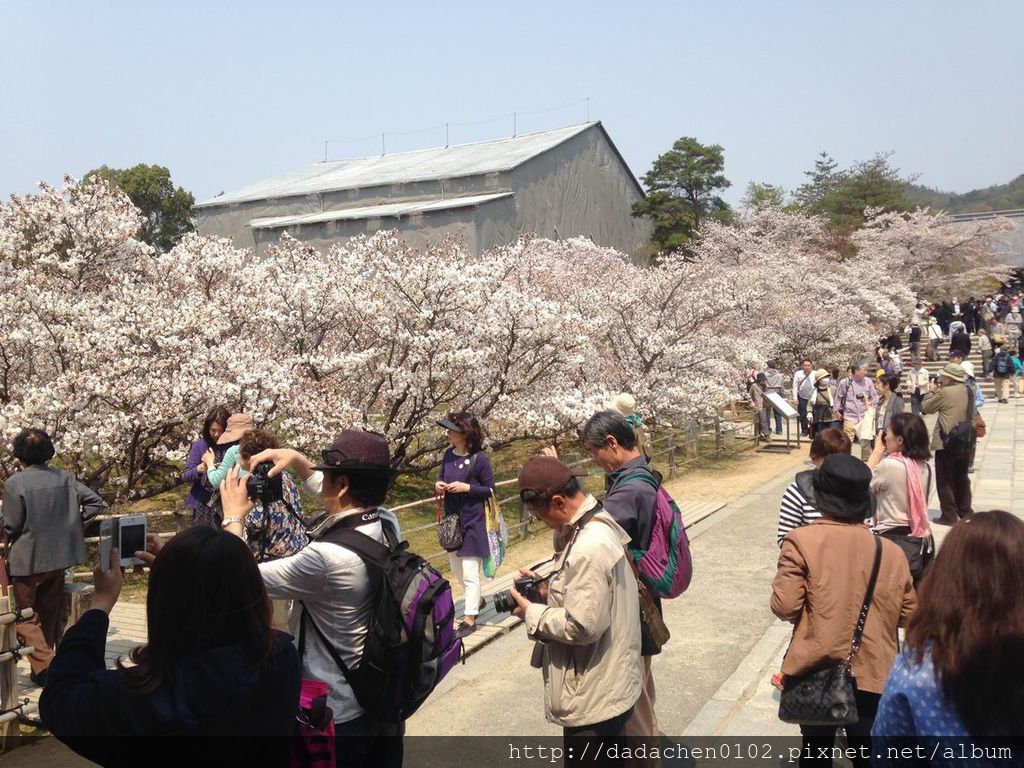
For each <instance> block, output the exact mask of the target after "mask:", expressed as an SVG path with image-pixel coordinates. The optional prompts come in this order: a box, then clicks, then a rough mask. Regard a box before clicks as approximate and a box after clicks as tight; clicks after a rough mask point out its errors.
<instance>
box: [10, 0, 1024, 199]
mask: <svg viewBox="0 0 1024 768" xmlns="http://www.w3.org/2000/svg"><path fill="white" fill-rule="evenodd" d="M1022 31H1024V3H1020V2H1018V1H1016V0H1012V1H1010V0H1008V1H1006V2H988V1H984V2H979V3H971V4H968V3H964V2H951V1H948V0H933V1H932V2H892V1H891V0H890V1H889V2H874V1H873V0H870V1H869V0H857V2H854V1H853V0H846V1H845V2H842V3H839V2H826V1H822V0H817V1H816V2H770V3H769V2H753V1H751V2H719V3H695V2H685V3H684V2H675V3H670V2H665V3H641V2H633V3H625V2H622V3H605V2H597V1H593V0H592V1H591V2H562V3H557V4H556V3H550V2H548V3H534V2H520V3H452V2H443V1H440V2H437V1H435V2H429V3H425V2H417V3H376V4H371V3H362V4H358V5H355V4H350V3H339V2H333V3H328V2H322V3H321V2H298V3H292V4H284V3H265V2H257V1H253V2H245V3H243V2H237V3H227V2H219V3H213V2H207V3H199V2H195V3H193V2H182V1H181V0H178V1H177V2H174V3H169V2H166V3H161V4H159V5H157V4H156V3H151V2H144V3H143V2H132V3H128V2H104V1H103V0H100V2H96V3H72V2H57V1H56V0H54V1H52V2H34V1H33V2H26V1H24V0H6V2H4V3H0V35H2V39H3V45H2V46H0V197H3V198H6V196H7V195H8V194H9V193H11V192H16V193H24V192H29V191H31V190H32V189H33V187H34V184H35V182H36V181H38V180H40V179H44V180H49V181H53V182H56V181H59V179H60V177H61V175H62V174H63V173H65V172H70V173H72V174H76V175H79V174H82V173H84V172H85V171H87V170H88V169H90V168H92V167H95V166H98V165H101V164H104V163H106V164H107V165H112V166H117V167H125V166H129V165H133V164H135V163H138V162H147V163H158V164H161V165H166V166H168V167H169V168H170V169H171V172H172V175H173V178H174V180H175V182H176V183H178V184H181V185H183V186H185V187H186V188H187V189H190V190H192V191H193V192H194V193H195V195H196V197H197V199H204V198H206V197H209V196H212V195H214V194H217V193H218V192H219V191H221V190H231V189H233V188H235V187H238V186H240V185H242V184H245V183H248V182H252V181H255V180H257V179H260V178H263V177H266V176H270V175H273V174H276V173H279V172H282V171H285V170H288V169H290V168H293V167H296V166H299V165H302V164H304V163H307V162H311V161H316V160H319V159H322V157H323V142H324V139H325V138H331V139H335V140H344V139H349V138H358V137H365V136H375V135H378V134H379V133H380V132H381V131H388V132H392V133H398V132H405V131H414V130H417V129H421V128H428V127H431V126H437V125H441V124H444V123H445V122H450V123H458V122H468V121H477V120H484V119H487V118H492V117H495V116H499V115H505V114H507V113H510V112H512V111H520V112H526V111H530V110H538V109H543V108H547V107H552V106H557V105H562V104H566V103H569V102H575V101H578V100H580V99H583V98H584V97H588V96H589V97H590V114H591V116H592V117H593V118H595V119H600V120H602V121H604V124H605V126H606V127H607V129H608V131H609V133H610V134H611V136H612V138H613V140H614V141H615V142H616V144H617V145H618V147H619V149H620V150H621V152H622V153H623V155H624V156H625V158H626V160H627V162H628V163H629V164H630V166H631V167H632V169H633V171H634V173H635V174H637V175H638V176H640V175H642V174H643V173H644V172H645V171H646V170H647V168H648V167H649V166H650V163H651V161H652V160H653V159H654V158H655V157H656V156H657V155H658V154H659V153H661V152H663V151H665V150H666V149H668V148H669V147H670V145H671V143H672V141H673V140H675V139H676V138H678V137H679V136H684V135H689V136H696V137H697V138H698V139H699V140H700V141H703V142H705V143H719V144H721V145H722V146H723V147H724V148H725V157H726V175H727V177H728V178H729V179H730V180H732V182H733V188H732V189H731V190H730V191H729V194H728V195H727V197H728V198H729V199H730V200H732V201H735V200H736V199H738V198H739V196H740V195H741V194H742V190H743V187H744V186H745V185H746V183H747V181H749V180H757V181H770V182H773V183H776V184H781V185H783V186H785V187H786V188H787V189H792V188H794V187H795V186H797V185H798V184H800V182H801V180H802V172H803V171H804V170H806V169H807V168H809V167H811V166H812V165H813V162H814V159H815V157H816V156H817V154H818V152H819V151H821V150H823V149H826V150H828V151H830V152H831V153H832V154H833V155H834V156H835V157H836V158H837V159H838V160H839V161H840V163H842V164H844V165H845V164H848V163H851V162H853V161H855V160H858V159H865V158H868V157H870V156H871V155H873V154H874V153H875V152H878V151H893V152H894V153H895V154H894V158H893V162H894V164H896V165H898V166H899V167H900V168H901V169H903V170H904V171H905V172H907V173H917V174H920V180H921V182H923V183H927V184H929V185H933V186H938V187H940V188H943V189H952V190H956V191H966V190H968V189H972V188H976V187H982V186H988V185H990V184H995V183H1001V182H1005V181H1008V180H1010V179H1011V178H1013V177H1015V176H1017V175H1018V174H1021V173H1024V98H1022V96H1021V90H1022V81H1021V72H1022V71H1024V67H1022V65H1024V46H1022ZM584 119H585V107H584V106H583V105H582V104H580V105H577V106H575V107H572V108H566V109H563V110H556V111H553V112H547V113H543V114H535V115H521V116H520V118H519V120H518V129H519V131H520V132H521V133H522V132H528V131H533V130H542V129H545V128H551V127H556V126H559V125H566V124H570V123H576V122H582V121H583V120H584ZM511 131H512V120H511V118H505V119H502V120H498V121H495V122H491V123H486V124H482V125H475V126H463V127H453V128H452V129H451V140H452V142H453V143H457V142H463V141H474V140H479V139H484V138H492V137H497V136H501V135H508V134H510V133H511ZM443 143H444V131H443V129H441V130H435V131H432V132H430V131H428V132H424V133H420V134H416V135H413V136H397V135H396V136H391V137H389V138H388V149H389V151H400V150H402V149H416V148H420V147H425V146H435V145H438V144H443ZM378 151H379V139H373V140H370V141H368V142H363V143H353V144H332V145H331V147H330V154H331V156H332V157H333V158H337V157H346V156H360V155H366V154H373V153H375V152H378Z"/></svg>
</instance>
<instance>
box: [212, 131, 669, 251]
mask: <svg viewBox="0 0 1024 768" xmlns="http://www.w3.org/2000/svg"><path fill="white" fill-rule="evenodd" d="M643 195H644V192H643V188H642V187H641V186H640V184H639V183H638V182H637V180H636V177H635V176H633V173H632V172H631V171H630V169H629V167H628V166H627V165H626V162H625V160H623V158H622V156H621V155H620V154H619V151H618V150H617V149H616V148H615V145H614V144H613V143H612V140H611V138H610V137H609V136H608V134H607V132H606V131H605V129H604V127H603V126H602V125H601V123H600V122H593V123H584V124H582V125H575V126H570V127H567V128H559V129H557V130H553V131H545V132H543V133H534V134H528V135H523V136H514V137H511V138H504V139H497V140H494V141H485V142H479V143H475V144H463V145H459V146H451V147H442V148H437V149H425V150H420V151H416V152H405V153H401V154H394V155H382V156H377V157H366V158H359V159H355V160H338V161H330V162H323V163H316V164H313V165H309V166H306V167H304V168H300V169H298V170H296V171H293V172H291V173H288V174H285V175H284V176H279V177H277V178H271V179H266V180H264V181H260V182H257V183H255V184H251V185H249V186H247V187H243V188H242V189H238V190H236V191H234V192H229V193H226V194H222V195H218V196H217V197H214V198H211V199H209V200H204V201H202V202H200V203H198V204H197V205H196V206H195V211H194V213H195V217H196V223H197V228H198V229H199V231H200V233H202V234H204V235H213V236H219V237H229V238H231V239H232V240H233V241H234V243H235V245H236V246H238V247H246V248H253V249H254V250H256V251H257V252H260V251H261V250H262V249H263V248H264V247H265V246H266V245H267V244H270V243H274V242H276V241H277V240H278V239H280V237H281V235H282V234H283V233H285V232H288V233H289V234H290V235H292V236H293V237H296V238H298V239H299V240H303V241H306V242H309V243H311V244H312V245H315V246H317V247H319V248H321V249H326V248H328V247H329V246H330V245H332V244H333V243H336V242H340V241H344V240H347V239H348V238H350V237H352V236H354V235H359V234H369V233H372V232H376V231H379V230H382V229H388V230H397V231H398V232H399V233H400V236H401V237H402V238H403V239H404V240H406V241H407V242H409V244H410V245H412V246H413V247H416V248H422V247H424V246H427V245H430V244H433V243H437V242H439V241H440V240H441V238H443V237H444V236H445V235H446V234H452V235H455V236H458V237H460V238H462V240H463V241H464V242H465V244H466V246H467V248H468V249H469V250H470V251H472V252H474V253H479V252H480V251H483V250H486V249H487V248H490V247H493V246H497V245H503V244H506V243H509V242H512V241H514V240H515V239H516V238H517V237H519V236H520V235H522V234H527V233H535V234H537V235H539V236H541V237H548V238H552V239H562V238H568V237H577V236H583V237H587V238H590V239H591V240H593V241H594V242H595V243H597V244H598V245H602V246H608V247H612V248H616V249H618V250H620V251H622V252H624V253H626V254H629V255H630V256H632V257H633V258H635V259H637V260H643V259H644V258H645V255H646V252H647V246H648V242H649V240H650V235H651V226H650V224H649V222H648V221H647V220H646V219H640V218H634V217H633V215H632V213H631V209H632V205H633V203H635V202H636V201H637V200H640V199H641V198H642V197H643Z"/></svg>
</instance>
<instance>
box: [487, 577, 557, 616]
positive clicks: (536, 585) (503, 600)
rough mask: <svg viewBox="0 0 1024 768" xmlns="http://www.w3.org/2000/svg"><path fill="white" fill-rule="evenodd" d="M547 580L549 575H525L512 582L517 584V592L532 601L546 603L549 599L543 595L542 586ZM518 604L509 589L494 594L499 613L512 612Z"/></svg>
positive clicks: (495, 607)
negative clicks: (538, 576)
mask: <svg viewBox="0 0 1024 768" xmlns="http://www.w3.org/2000/svg"><path fill="white" fill-rule="evenodd" d="M547 580H548V577H547V576H545V577H544V578H542V579H531V578H530V577H529V576H523V577H522V578H521V579H516V580H515V581H513V582H512V583H513V584H514V585H515V588H516V592H518V593H519V594H520V595H522V596H523V597H525V598H526V599H527V600H529V601H530V602H531V603H545V602H547V601H546V600H545V599H544V598H543V597H541V595H540V587H541V585H542V584H544V583H545V582H546V581H547ZM518 605H519V604H518V603H517V602H516V601H515V599H514V598H513V597H512V593H511V591H509V590H507V589H506V590H504V591H502V592H496V593H495V594H494V610H496V611H498V612H499V613H512V611H514V610H515V609H516V608H517V607H518Z"/></svg>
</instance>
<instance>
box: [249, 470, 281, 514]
mask: <svg viewBox="0 0 1024 768" xmlns="http://www.w3.org/2000/svg"><path fill="white" fill-rule="evenodd" d="M273 466H274V462H272V461H264V462H262V463H260V464H257V465H256V466H255V467H253V468H252V472H250V473H249V477H247V478H246V479H245V490H246V491H248V493H249V498H250V499H252V500H253V501H259V502H261V503H263V504H271V503H273V502H275V501H279V500H280V499H283V498H284V482H283V481H282V480H281V475H277V476H276V477H270V476H269V475H268V474H267V473H268V472H270V470H271V468H273Z"/></svg>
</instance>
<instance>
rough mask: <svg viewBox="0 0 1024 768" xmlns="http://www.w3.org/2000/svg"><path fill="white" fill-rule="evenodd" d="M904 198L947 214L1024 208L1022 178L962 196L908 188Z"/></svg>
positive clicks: (923, 188) (911, 185) (939, 191)
mask: <svg viewBox="0 0 1024 768" xmlns="http://www.w3.org/2000/svg"><path fill="white" fill-rule="evenodd" d="M903 194H904V197H906V199H907V200H908V201H909V202H910V203H912V204H914V205H922V206H923V205H929V206H931V207H932V208H936V209H939V210H943V211H946V212H947V213H983V212H984V211H1005V210H1008V209H1011V208H1024V175H1021V176H1018V177H1017V178H1015V179H1014V180H1013V181H1010V182H1008V183H1006V184H996V185H994V186H991V187H986V188H985V189H975V190H973V191H971V192H965V193H964V194H962V195H961V194H957V193H956V192H943V191H941V190H938V189H932V188H931V187H924V186H921V185H920V184H908V185H907V187H906V190H905V191H904V193H903Z"/></svg>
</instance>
